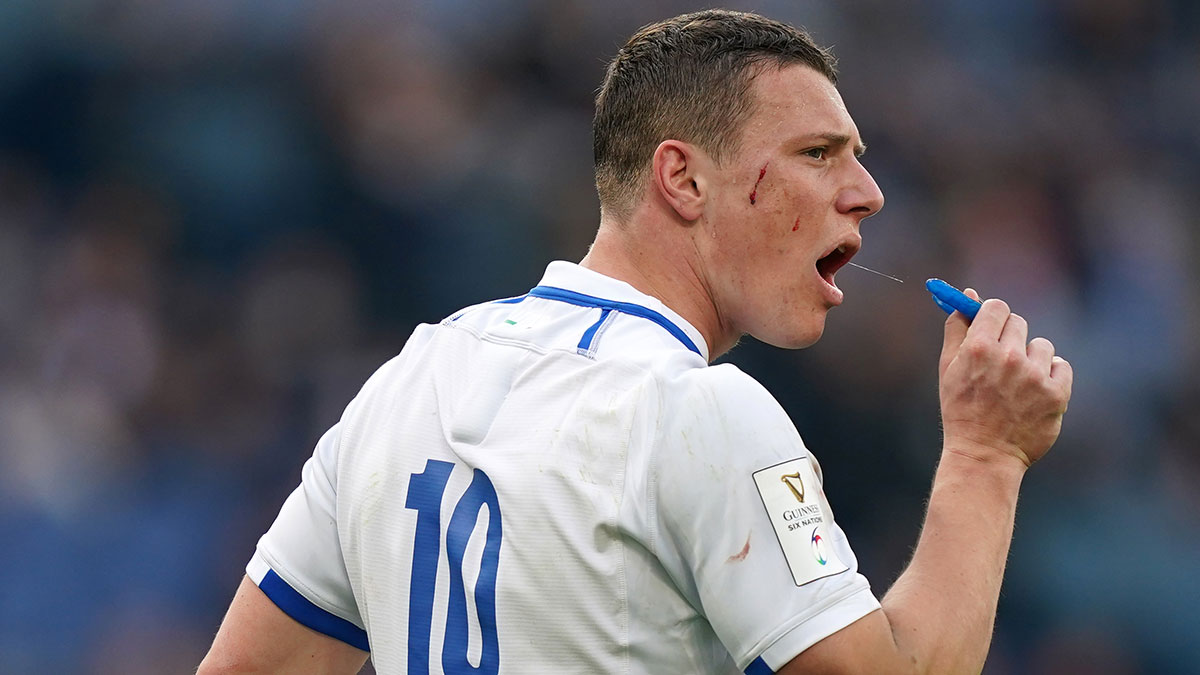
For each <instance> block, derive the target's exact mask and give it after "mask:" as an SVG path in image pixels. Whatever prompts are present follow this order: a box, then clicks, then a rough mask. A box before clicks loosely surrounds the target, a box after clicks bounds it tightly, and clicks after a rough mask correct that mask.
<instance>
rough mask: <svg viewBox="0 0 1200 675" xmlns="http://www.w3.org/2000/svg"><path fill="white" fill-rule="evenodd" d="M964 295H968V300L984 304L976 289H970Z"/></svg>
mask: <svg viewBox="0 0 1200 675" xmlns="http://www.w3.org/2000/svg"><path fill="white" fill-rule="evenodd" d="M963 294H964V295H966V296H967V297H968V298H971V299H972V300H978V301H980V302H983V298H981V297H980V296H979V293H977V292H976V291H975V289H974V288H968V289H966V290H964V291H963Z"/></svg>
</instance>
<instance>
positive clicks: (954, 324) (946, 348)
mask: <svg viewBox="0 0 1200 675" xmlns="http://www.w3.org/2000/svg"><path fill="white" fill-rule="evenodd" d="M970 327H971V322H970V321H967V317H965V316H963V313H962V312H954V313H953V314H951V315H950V316H948V317H946V326H945V329H944V332H943V336H942V358H941V359H940V360H939V361H938V373H940V374H945V372H946V368H948V367H949V366H950V362H951V361H953V360H954V357H956V356H958V350H959V347H961V346H962V342H963V340H964V339H966V337H967V330H968V329H969V328H970Z"/></svg>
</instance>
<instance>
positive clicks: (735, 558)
mask: <svg viewBox="0 0 1200 675" xmlns="http://www.w3.org/2000/svg"><path fill="white" fill-rule="evenodd" d="M748 555H750V535H748V534H747V535H746V545H745V546H743V547H742V550H741V552H740V553H735V554H733V555H731V556H729V559H728V560H726V561H725V563H726V564H728V563H735V562H742V561H743V560H745V559H746V556H748Z"/></svg>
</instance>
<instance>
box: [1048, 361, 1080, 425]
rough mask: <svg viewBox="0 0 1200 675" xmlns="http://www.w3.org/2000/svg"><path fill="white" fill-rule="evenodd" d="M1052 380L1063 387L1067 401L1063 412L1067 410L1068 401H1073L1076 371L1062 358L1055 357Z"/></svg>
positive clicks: (1052, 364) (1052, 362)
mask: <svg viewBox="0 0 1200 675" xmlns="http://www.w3.org/2000/svg"><path fill="white" fill-rule="evenodd" d="M1050 379H1051V380H1053V381H1054V382H1058V383H1060V385H1061V386H1062V387H1063V393H1064V395H1065V396H1066V400H1064V401H1063V412H1066V410H1067V401H1069V400H1070V399H1071V387H1072V385H1073V384H1074V381H1075V370H1074V369H1073V368H1071V364H1070V363H1069V362H1068V361H1067V360H1066V359H1064V358H1063V357H1061V356H1055V357H1053V358H1052V359H1051V362H1050Z"/></svg>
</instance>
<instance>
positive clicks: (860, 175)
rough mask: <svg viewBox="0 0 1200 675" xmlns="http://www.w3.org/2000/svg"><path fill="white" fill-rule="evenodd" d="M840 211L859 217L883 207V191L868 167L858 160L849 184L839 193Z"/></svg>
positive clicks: (870, 214)
mask: <svg viewBox="0 0 1200 675" xmlns="http://www.w3.org/2000/svg"><path fill="white" fill-rule="evenodd" d="M837 207H838V211H841V212H842V213H853V214H855V215H857V216H858V217H859V220H862V219H863V218H869V217H871V216H873V215H875V214H876V213H879V210H880V209H882V208H883V192H882V191H881V190H880V189H879V185H878V184H877V183H876V182H875V179H874V178H872V177H871V174H870V173H869V172H868V171H867V168H866V167H865V166H863V165H862V163H861V162H859V161H858V160H855V161H854V168H853V174H852V175H851V176H850V179H849V181H848V185H847V186H846V188H845V189H844V190H842V192H841V194H840V195H838V204H837Z"/></svg>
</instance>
